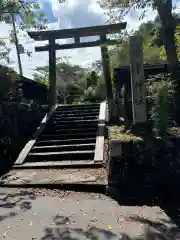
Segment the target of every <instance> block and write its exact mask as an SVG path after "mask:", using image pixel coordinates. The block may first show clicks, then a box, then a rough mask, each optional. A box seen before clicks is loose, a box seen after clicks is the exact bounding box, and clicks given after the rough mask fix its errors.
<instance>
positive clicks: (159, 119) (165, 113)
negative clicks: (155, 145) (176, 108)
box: [147, 74, 175, 137]
mask: <svg viewBox="0 0 180 240" xmlns="http://www.w3.org/2000/svg"><path fill="white" fill-rule="evenodd" d="M147 92H148V102H149V104H150V106H151V107H150V116H151V119H152V120H153V122H154V130H155V132H156V134H157V135H158V136H160V137H164V136H165V135H166V133H167V128H168V123H169V106H170V104H171V103H172V100H173V96H174V93H175V84H174V83H173V82H172V80H171V78H170V76H169V75H167V74H159V75H156V76H153V77H150V78H149V79H148V84H147Z"/></svg>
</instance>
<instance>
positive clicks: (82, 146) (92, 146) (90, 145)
mask: <svg viewBox="0 0 180 240" xmlns="http://www.w3.org/2000/svg"><path fill="white" fill-rule="evenodd" d="M95 145H96V144H95V143H86V144H70V145H51V146H35V147H33V149H32V150H31V152H53V151H56V152H57V151H58V152H60V151H78V150H79V151H81V150H94V149H95Z"/></svg>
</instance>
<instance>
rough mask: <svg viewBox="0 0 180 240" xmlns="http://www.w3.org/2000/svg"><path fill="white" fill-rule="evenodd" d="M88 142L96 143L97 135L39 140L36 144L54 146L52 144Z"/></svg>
mask: <svg viewBox="0 0 180 240" xmlns="http://www.w3.org/2000/svg"><path fill="white" fill-rule="evenodd" d="M83 143H84V144H85V143H86V144H88V143H96V137H94V138H80V139H78V138H74V139H73V138H72V139H64V140H44V141H39V140H38V141H37V142H36V144H35V146H52V145H61V146H63V145H68V144H69V145H72V144H83Z"/></svg>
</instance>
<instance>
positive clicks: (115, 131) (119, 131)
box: [108, 126, 144, 142]
mask: <svg viewBox="0 0 180 240" xmlns="http://www.w3.org/2000/svg"><path fill="white" fill-rule="evenodd" d="M123 131H124V129H123V127H120V126H109V127H108V135H109V139H117V140H122V141H133V142H142V141H144V140H143V138H141V137H140V136H135V135H133V134H131V133H127V132H125V133H124V132H123Z"/></svg>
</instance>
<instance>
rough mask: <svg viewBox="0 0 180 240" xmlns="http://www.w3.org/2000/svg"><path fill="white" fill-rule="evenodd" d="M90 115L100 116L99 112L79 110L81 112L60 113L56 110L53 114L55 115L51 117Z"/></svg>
mask: <svg viewBox="0 0 180 240" xmlns="http://www.w3.org/2000/svg"><path fill="white" fill-rule="evenodd" d="M88 116H99V112H86V113H82V112H79V113H72V112H71V113H58V112H55V113H54V114H53V116H52V117H51V119H53V118H56V117H58V118H61V117H69V118H71V117H88Z"/></svg>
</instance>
